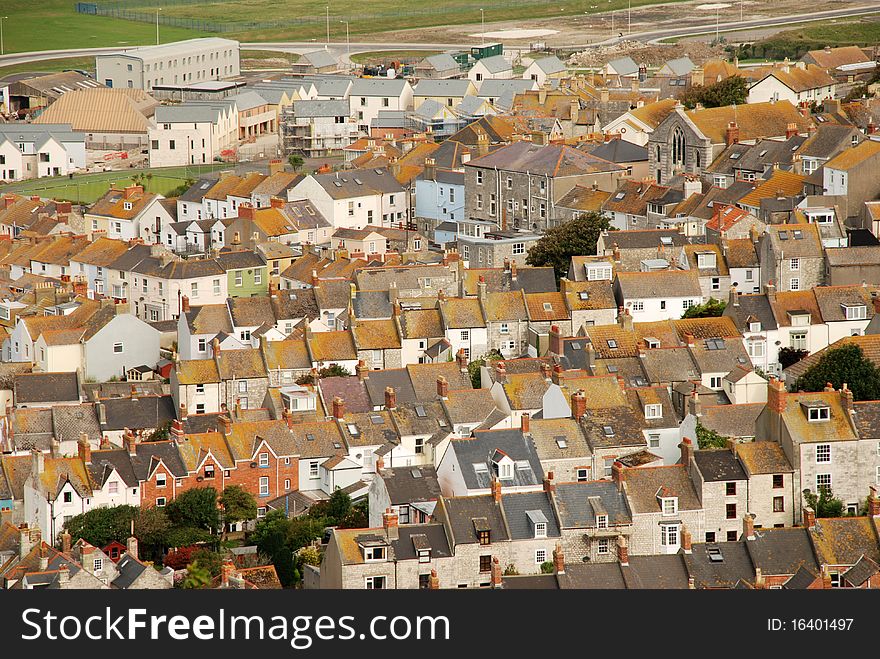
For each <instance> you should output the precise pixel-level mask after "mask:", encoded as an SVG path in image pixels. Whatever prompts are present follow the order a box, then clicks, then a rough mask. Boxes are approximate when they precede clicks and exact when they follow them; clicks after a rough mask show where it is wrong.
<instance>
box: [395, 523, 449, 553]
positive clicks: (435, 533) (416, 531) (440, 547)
mask: <svg viewBox="0 0 880 659" xmlns="http://www.w3.org/2000/svg"><path fill="white" fill-rule="evenodd" d="M416 545H418V547H419V548H422V549H424V548H430V550H431V558H432V559H436V558H446V557H451V556H452V553H453V552H452V549H451V548H450V547H449V541H448V540H447V538H446V532H445V529H444V528H443V525H442V524H404V525H403V526H400V527H399V528H398V530H397V540H392V541H391V547H392V548H393V551H394V557H395V558H396V559H397V560H402V561H406V560H415V559H417V558H418V557H419V556H418V552H417V550H416Z"/></svg>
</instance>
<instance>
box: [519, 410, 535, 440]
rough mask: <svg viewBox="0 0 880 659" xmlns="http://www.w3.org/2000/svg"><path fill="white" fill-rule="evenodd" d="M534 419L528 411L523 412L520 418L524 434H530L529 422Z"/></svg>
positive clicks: (520, 426) (520, 427) (520, 425)
mask: <svg viewBox="0 0 880 659" xmlns="http://www.w3.org/2000/svg"><path fill="white" fill-rule="evenodd" d="M531 420H532V417H531V415H529V413H528V412H525V413H523V415H522V416H521V417H520V418H519V429H520V430H521V431H522V434H523V435H528V434H529V424H530V422H531Z"/></svg>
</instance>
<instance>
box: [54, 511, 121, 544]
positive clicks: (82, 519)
mask: <svg viewBox="0 0 880 659" xmlns="http://www.w3.org/2000/svg"><path fill="white" fill-rule="evenodd" d="M137 516H138V508H137V507H136V506H113V507H110V508H94V509H92V510H89V511H87V512H84V513H81V514H79V515H75V516H74V517H73V518H72V519H70V520H68V521H67V523H66V524H65V525H64V528H65V529H66V530H67V532H68V533H70V535H71V536H72V537H73V539H74V540H78V539H79V538H83V539H84V540H85V541H86V542H88V543H90V544H92V545H94V546H95V547H104V546H106V545H108V544H110V543H111V542H113V541H114V540H115V541H116V542H121V543H123V544H124V543H125V540H126V538H128V537H129V536H130V535H131V522H132V520H134V519H136V517H137Z"/></svg>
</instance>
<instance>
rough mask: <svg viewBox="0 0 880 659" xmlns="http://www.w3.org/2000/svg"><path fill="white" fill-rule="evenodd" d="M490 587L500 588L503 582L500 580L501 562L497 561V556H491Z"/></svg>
mask: <svg viewBox="0 0 880 659" xmlns="http://www.w3.org/2000/svg"><path fill="white" fill-rule="evenodd" d="M491 584H492V588H502V587H503V582H502V581H501V563H499V562H498V557H497V556H493V557H492V581H491Z"/></svg>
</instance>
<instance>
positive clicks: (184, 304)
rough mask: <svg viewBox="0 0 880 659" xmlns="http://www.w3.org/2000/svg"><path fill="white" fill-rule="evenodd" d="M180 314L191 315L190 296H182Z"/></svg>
mask: <svg viewBox="0 0 880 659" xmlns="http://www.w3.org/2000/svg"><path fill="white" fill-rule="evenodd" d="M180 313H189V296H188V295H182V296H181V297H180Z"/></svg>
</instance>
